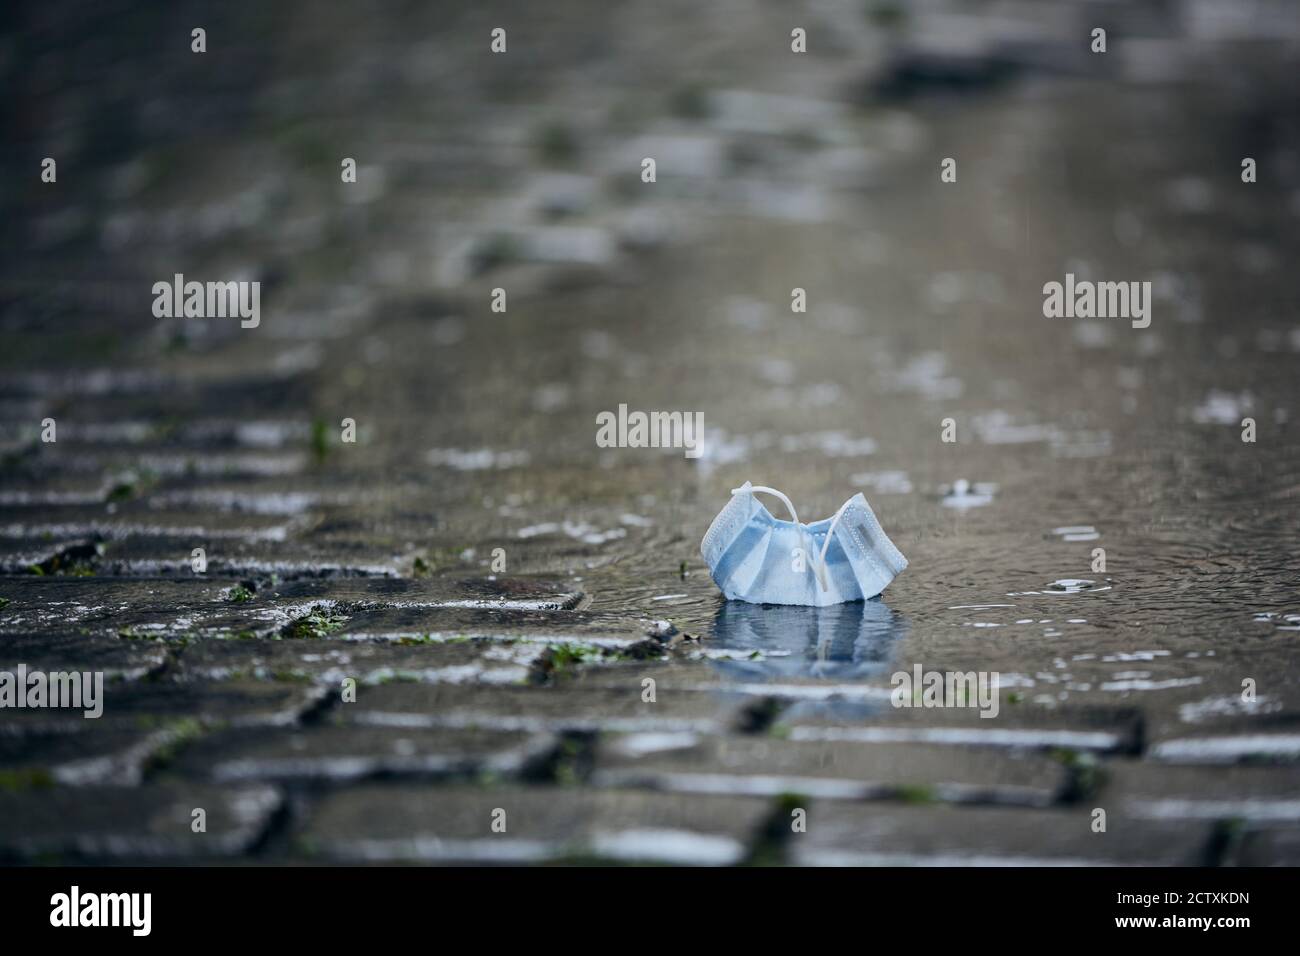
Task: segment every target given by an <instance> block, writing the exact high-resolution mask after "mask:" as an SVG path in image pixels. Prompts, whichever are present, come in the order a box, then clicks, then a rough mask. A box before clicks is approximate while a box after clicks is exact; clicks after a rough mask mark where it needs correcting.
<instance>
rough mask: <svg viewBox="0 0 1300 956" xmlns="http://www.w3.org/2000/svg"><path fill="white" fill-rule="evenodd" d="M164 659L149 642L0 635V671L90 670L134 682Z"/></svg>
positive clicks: (61, 635)
mask: <svg viewBox="0 0 1300 956" xmlns="http://www.w3.org/2000/svg"><path fill="white" fill-rule="evenodd" d="M166 660H167V648H166V647H164V646H163V645H162V644H159V643H156V642H153V641H129V640H123V639H121V638H118V637H105V636H103V635H100V636H95V637H91V636H89V635H84V634H67V633H55V634H47V633H31V634H5V635H0V671H10V672H14V670H15V668H17V666H18V665H19V664H26V665H27V668H28V670H29V671H32V670H41V671H46V672H49V671H91V672H99V673H102V674H103V675H104V679H105V680H106V681H107V680H113V679H126V680H138V679H139V678H141V677H144V676H146V675H147V674H150V673H152V672H155V671H157V670H158V669H159V668H160V667H162V666H163V664H164V663H165V662H166Z"/></svg>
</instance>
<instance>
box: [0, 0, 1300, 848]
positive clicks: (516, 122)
mask: <svg viewBox="0 0 1300 956" xmlns="http://www.w3.org/2000/svg"><path fill="white" fill-rule="evenodd" d="M274 6H275V10H274V12H272V11H270V10H265V9H258V10H257V11H251V10H243V11H242V12H241V7H240V6H239V5H229V6H224V7H222V8H220V10H208V9H207V8H200V7H197V6H195V7H188V6H186V5H184V4H181V5H178V6H175V7H169V10H168V11H167V12H166V13H165V14H155V15H150V16H146V15H142V14H138V13H131V12H130V11H129V10H128V9H127V8H124V9H122V10H116V9H112V7H113V5H111V4H109V5H102V6H101V5H94V6H92V5H86V4H80V3H62V2H56V3H52V4H48V5H41V7H40V9H39V10H31V11H27V12H25V13H23V14H13V15H12V16H15V17H24V18H25V19H23V20H21V21H20V22H18V23H11V24H9V26H10V27H12V28H13V29H12V30H11V31H10V34H9V36H8V37H7V38H6V39H5V41H4V43H5V45H4V47H3V54H4V55H3V56H0V71H3V72H2V75H3V77H4V85H5V88H6V89H13V90H15V91H16V92H15V95H14V96H13V97H12V100H11V102H9V103H8V104H6V109H7V112H6V114H5V116H4V124H5V127H6V128H7V130H8V132H7V134H6V137H5V138H6V140H7V143H8V144H10V145H12V146H13V148H12V149H10V150H8V151H7V153H8V156H7V157H6V159H5V162H6V164H8V163H13V164H15V169H14V170H10V169H9V168H8V167H6V168H5V170H4V172H5V176H4V181H5V183H6V189H7V190H8V191H7V192H6V194H5V195H4V197H3V208H2V209H0V213H2V214H3V218H4V221H5V222H6V226H5V227H4V235H5V240H4V241H5V255H4V257H3V262H2V263H0V329H3V341H4V344H5V348H4V349H3V354H0V440H2V453H3V456H4V461H3V473H2V478H0V670H9V671H13V670H15V669H16V668H17V667H18V666H19V665H24V666H25V667H27V668H29V669H32V670H38V669H39V670H44V671H59V670H74V671H98V672H102V673H103V674H104V675H105V681H106V683H105V685H104V700H103V715H102V716H101V717H99V718H98V719H94V720H87V719H83V718H82V717H81V715H80V714H79V713H77V712H75V711H67V710H62V711H60V710H50V709H5V710H2V711H0V859H3V860H4V861H5V862H20V863H33V862H34V863H49V862H96V863H97V862H107V863H124V862H148V863H152V862H194V861H213V860H238V861H244V862H264V863H276V862H319V863H332V862H498V863H499V862H539V861H601V862H629V861H631V862H641V861H647V862H649V861H653V862H676V863H703V864H718V863H743V862H755V863H782V862H784V863H793V864H814V865H821V864H843V863H850V864H852V863H971V862H974V863H991V862H998V863H1006V862H1011V863H1030V862H1037V863H1043V862H1051V863H1083V864H1133V863H1145V864H1182V865H1234V864H1245V865H1257V864H1288V865H1295V864H1297V863H1300V763H1298V761H1300V656H1298V655H1297V649H1298V645H1297V639H1298V637H1300V594H1298V593H1297V583H1298V582H1300V561H1298V560H1297V558H1296V555H1295V543H1296V540H1297V532H1298V531H1300V521H1298V520H1297V496H1298V495H1300V445H1298V443H1297V442H1296V440H1295V434H1294V429H1295V425H1294V417H1295V415H1296V414H1297V412H1298V411H1300V409H1297V408H1296V397H1297V388H1296V380H1297V379H1296V363H1297V357H1300V318H1297V287H1296V283H1295V280H1294V277H1293V276H1292V274H1291V273H1290V267H1288V266H1287V263H1288V262H1292V261H1294V259H1295V257H1296V254H1297V251H1300V250H1298V246H1300V242H1298V241H1297V228H1296V226H1297V217H1298V216H1300V152H1298V150H1300V111H1297V108H1296V107H1297V102H1296V91H1295V85H1294V66H1295V61H1294V49H1295V47H1294V43H1295V34H1294V33H1292V34H1289V35H1288V34H1287V33H1286V31H1285V30H1282V29H1280V28H1279V29H1277V30H1273V31H1272V34H1273V38H1272V39H1270V36H1269V34H1268V33H1267V32H1266V33H1265V35H1264V36H1257V35H1247V36H1242V37H1237V38H1228V39H1224V38H1221V37H1217V36H1207V35H1203V34H1198V33H1197V24H1196V22H1195V21H1186V22H1184V23H1183V24H1182V26H1181V27H1178V28H1177V29H1174V28H1169V29H1157V28H1155V27H1154V26H1153V25H1152V23H1151V22H1149V21H1148V19H1146V18H1145V17H1146V16H1147V13H1148V12H1149V10H1150V9H1151V8H1152V7H1154V6H1157V5H1147V4H1133V5H1130V6H1131V7H1132V9H1131V10H1130V11H1129V12H1128V13H1123V14H1121V13H1120V12H1119V11H1118V9H1117V10H1114V11H1111V12H1110V13H1108V14H1107V15H1108V16H1110V17H1113V18H1114V19H1113V21H1108V22H1113V26H1112V35H1113V36H1116V35H1118V36H1125V35H1126V34H1125V31H1126V30H1127V31H1128V35H1130V36H1131V37H1132V43H1131V44H1130V45H1128V46H1125V45H1124V44H1123V43H1119V44H1118V46H1117V47H1116V49H1114V50H1112V52H1111V53H1110V54H1107V57H1108V58H1107V59H1105V60H1104V62H1103V63H1101V64H1099V63H1098V61H1097V59H1096V58H1093V59H1090V58H1089V57H1088V55H1087V47H1086V42H1085V41H1083V40H1078V39H1077V37H1086V35H1087V27H1088V24H1089V22H1090V21H1089V20H1087V19H1086V18H1085V17H1083V14H1082V13H1081V12H1080V10H1081V8H1086V7H1087V6H1088V5H1081V7H1080V6H1076V5H1073V4H1063V5H1060V6H1059V7H1053V8H1051V9H1050V10H1043V9H1041V5H1038V4H1003V5H1001V7H1002V8H1006V9H1011V10H1013V11H1014V12H1015V13H1016V14H1017V15H1020V14H1023V15H1024V19H1023V21H1022V23H1021V27H1022V30H1021V32H1020V33H1019V34H1017V35H1016V37H1015V40H1016V42H1015V43H1010V42H1003V41H1007V36H1006V34H1005V31H1004V30H1002V28H1001V27H1000V26H999V25H998V22H995V21H985V20H976V19H973V18H965V19H964V20H963V19H962V18H961V17H960V16H959V15H957V14H953V13H951V12H950V11H946V8H945V5H942V4H935V5H933V6H930V5H925V6H924V7H923V9H925V10H927V11H929V12H928V13H926V14H925V15H924V16H922V14H919V13H918V14H915V17H916V19H915V20H914V21H913V22H911V23H909V22H908V21H907V19H906V18H904V19H903V21H902V22H901V23H899V22H896V21H895V18H893V17H890V16H888V15H887V14H880V15H877V16H875V17H872V16H868V15H864V14H863V12H862V10H861V6H862V5H861V4H856V3H843V4H840V3H834V2H827V3H820V4H816V5H815V6H814V9H813V10H812V12H809V13H807V14H806V15H803V19H804V20H806V21H807V22H806V23H805V24H804V25H805V26H807V27H808V30H809V37H810V40H809V52H808V53H807V54H804V55H793V54H791V53H790V52H789V42H790V41H789V37H790V28H791V23H790V22H789V21H790V14H789V13H788V12H785V11H783V10H782V9H780V8H779V6H777V5H772V4H751V3H726V4H719V5H716V8H715V6H714V5H709V9H707V10H700V9H698V8H697V5H694V4H685V3H669V4H667V5H662V4H655V5H653V7H652V6H651V5H633V4H626V3H617V4H597V3H590V2H565V3H559V4H546V5H545V7H544V9H543V8H540V7H536V8H535V7H532V6H528V7H520V8H519V9H512V8H501V9H493V8H492V5H484V4H478V3H474V4H469V3H465V4H452V5H450V6H447V5H438V7H439V9H438V10H437V11H434V10H432V9H428V10H426V9H424V8H423V7H422V6H417V5H410V6H409V7H408V8H405V10H404V18H403V19H402V20H401V21H400V22H399V20H398V19H397V18H392V19H389V18H386V17H385V16H383V15H381V14H378V13H375V12H373V11H371V10H369V9H367V8H365V7H358V8H357V9H356V10H353V11H352V12H344V11H335V12H333V13H332V14H330V15H329V16H323V15H320V14H319V13H318V12H315V10H314V8H313V12H310V13H309V12H308V11H307V9H306V6H305V5H301V8H300V5H297V4H286V5H283V6H281V5H274ZM881 9H882V10H884V5H881ZM940 14H943V16H941V15H940ZM945 17H947V19H944V18H945ZM953 17H957V18H958V20H961V23H960V24H958V25H959V26H961V27H962V28H963V31H964V32H962V35H963V36H964V37H965V38H966V41H967V43H966V45H965V48H963V50H961V51H960V52H952V51H951V50H950V49H949V48H947V47H944V46H943V45H942V44H931V45H927V42H929V41H927V40H926V39H925V38H931V39H932V38H933V37H935V36H944V35H946V34H945V33H944V30H945V29H946V30H952V29H954V26H953V24H952V22H950V21H951V20H952V18H953ZM123 18H126V20H127V21H129V22H124V21H123ZM191 21H193V22H191ZM1161 22H1162V23H1163V22H1164V21H1161ZM990 23H991V24H992V25H988V24H990ZM196 25H202V26H205V27H206V29H207V35H208V52H206V53H205V54H203V55H196V54H193V53H191V51H190V49H189V31H190V29H191V27H192V26H196ZM495 26H505V27H507V28H508V30H509V48H508V52H507V53H506V54H504V55H500V56H494V55H492V54H491V53H490V52H489V50H488V42H489V34H490V31H491V30H492V28H493V27H495ZM1288 36H1289V41H1288ZM1071 37H1073V38H1076V39H1063V38H1071ZM1139 41H1140V42H1139ZM936 49H938V50H940V51H942V52H939V53H936V52H935V50H936ZM936 64H937V65H936ZM1045 66H1050V69H1045V68H1044V67H1045ZM1225 77H1226V78H1230V81H1228V80H1225V79H1224V78H1225ZM1211 80H1213V82H1211ZM936 87H941V88H942V90H941V92H940V93H936V92H935V91H934V88H936ZM45 156H55V157H58V178H57V182H56V183H41V182H40V181H39V178H38V175H37V173H36V172H33V171H39V168H40V159H41V158H42V157H45ZM1245 156H1250V157H1254V158H1255V159H1256V160H1257V162H1258V164H1259V176H1258V181H1257V182H1254V183H1249V184H1247V183H1243V182H1242V179H1241V159H1242V157H1245ZM345 157H352V158H355V160H356V164H357V170H358V176H357V181H356V182H355V183H342V182H340V173H339V169H340V162H341V161H342V160H343V159H344V158H345ZM643 157H654V158H655V160H656V163H657V181H656V182H654V183H643V182H642V181H641V160H642V158H643ZM945 157H955V158H956V159H957V162H958V170H959V172H958V179H957V181H956V182H955V183H942V182H941V181H940V178H939V172H940V163H941V160H942V159H943V158H945ZM18 184H21V185H18ZM1067 272H1069V273H1073V274H1075V275H1077V276H1079V277H1080V278H1085V277H1091V278H1094V279H1109V280H1123V281H1129V280H1138V279H1149V280H1151V281H1152V288H1153V295H1154V300H1153V306H1152V322H1151V325H1150V327H1149V328H1146V329H1137V328H1132V327H1131V326H1130V324H1129V322H1128V321H1126V320H1115V319H1048V318H1045V317H1044V315H1043V311H1042V304H1043V294H1042V286H1043V284H1044V283H1046V282H1049V281H1053V280H1061V279H1063V277H1064V276H1065V274H1066V273H1067ZM177 273H181V274H183V275H184V276H186V277H187V278H195V279H200V280H221V281H225V280H230V279H247V280H254V279H255V280H258V281H260V282H261V283H262V285H261V289H262V299H261V309H262V314H261V320H260V324H259V325H258V326H257V327H256V328H241V327H240V323H239V321H238V319H211V318H189V319H186V318H175V319H172V318H156V317H155V316H154V314H153V313H152V311H151V304H152V302H153V295H152V294H151V292H150V290H151V288H152V286H153V284H154V283H155V282H158V281H160V280H161V281H165V282H170V281H171V279H172V276H173V275H175V274H177ZM796 288H799V289H803V290H805V291H806V295H807V301H808V305H807V311H806V312H804V313H793V312H792V311H791V308H790V303H791V294H792V290H793V289H796ZM495 289H502V290H505V292H506V294H507V296H508V307H507V309H506V311H505V312H495V311H493V309H492V302H493V295H494V293H493V290H495ZM620 404H626V405H627V406H629V407H630V408H632V409H643V410H659V409H663V410H682V411H687V410H689V411H692V412H694V411H699V412H702V414H703V417H704V423H705V428H706V431H705V440H704V447H703V454H702V455H701V456H700V457H699V458H698V459H692V458H689V457H687V456H685V455H684V454H683V453H682V450H681V449H635V448H614V449H603V448H599V447H597V445H596V443H595V440H594V438H595V432H596V426H595V423H596V416H597V415H598V414H599V413H600V412H602V411H612V410H616V409H618V407H619V405H620ZM1246 417H1250V418H1251V419H1253V421H1254V422H1255V423H1256V426H1255V427H1256V430H1257V432H1256V440H1255V441H1254V442H1252V443H1247V442H1243V441H1242V431H1243V425H1242V419H1243V418H1246ZM46 419H53V421H54V423H55V426H56V428H57V440H56V441H54V442H47V441H43V440H42V434H43V430H44V429H45V425H44V424H43V422H44V420H46ZM347 419H350V420H351V421H352V422H353V423H354V426H355V439H356V440H355V441H354V442H353V441H345V440H344V435H345V420H347ZM946 419H951V420H952V421H953V423H954V424H955V429H956V441H955V442H945V441H943V440H942V439H941V434H942V432H943V429H944V422H945V420H946ZM745 480H753V481H754V482H755V483H760V482H761V483H765V484H771V485H775V486H777V487H780V488H782V489H783V490H784V491H786V492H787V493H788V494H789V495H790V496H791V497H792V498H793V499H794V501H795V502H797V503H798V504H799V506H800V507H801V509H802V508H806V509H807V512H806V513H813V512H816V513H817V516H821V515H829V514H831V513H833V512H834V509H835V508H836V507H837V506H838V505H839V504H840V503H841V502H842V501H843V500H844V499H845V498H847V497H849V496H850V495H852V494H853V493H855V492H857V491H859V490H861V491H863V492H864V493H865V494H866V496H867V498H868V499H869V500H870V501H871V503H872V506H873V508H874V509H875V511H876V513H877V514H878V515H879V516H880V519H881V521H882V523H883V525H884V527H885V528H886V530H887V531H888V533H889V535H890V537H891V538H892V539H893V541H894V542H895V543H896V544H897V545H898V546H899V548H900V549H901V550H902V551H903V553H904V554H906V555H907V557H908V560H909V562H910V567H909V568H908V569H907V570H906V571H905V572H904V573H903V574H902V575H901V576H900V577H899V578H898V579H897V580H896V581H895V582H894V583H893V584H892V585H891V586H890V587H889V589H888V590H887V591H886V592H885V594H884V596H883V599H878V600H875V601H868V602H861V603H855V604H846V605H840V606H837V607H832V608H826V609H815V608H803V607H781V608H777V607H769V606H762V605H745V604H737V603H735V602H726V601H724V600H723V598H722V596H721V594H720V593H719V591H718V589H717V587H716V586H715V585H714V584H713V582H712V581H711V580H710V577H709V574H708V570H707V568H705V567H704V566H703V563H702V561H701V559H700V555H699V542H700V538H701V536H702V535H703V533H704V531H705V529H706V528H707V527H708V524H709V522H710V520H711V519H712V517H713V516H714V515H715V514H716V513H717V511H718V510H719V509H720V508H721V507H722V505H723V504H724V503H725V502H726V500H727V498H728V495H729V490H730V489H731V488H734V487H736V486H738V485H740V484H741V483H743V482H744V481H745ZM1098 548H1100V549H1104V564H1099V563H1098V555H1097V551H1096V549H1098ZM195 549H203V557H204V560H205V567H204V569H203V570H202V571H201V572H199V571H196V570H195V565H194V551H195ZM1103 567H1104V570H1103V569H1102V568H1103ZM918 665H919V666H921V667H922V668H923V669H924V670H926V671H962V672H966V671H979V672H997V673H999V674H1000V675H1001V686H1002V693H1001V697H1000V701H999V704H1000V706H999V709H998V713H997V716H996V718H994V719H983V718H981V717H980V714H979V712H978V711H977V710H973V709H954V708H926V707H920V706H918V707H903V708H896V707H893V706H891V702H890V693H891V690H892V685H891V680H890V678H891V675H892V674H893V673H895V672H897V671H907V672H911V671H912V669H913V668H914V667H915V666H918ZM350 682H355V692H354V693H352V692H351V691H349V690H348V688H349V687H351V686H352V685H351V683H350ZM1243 682H1250V685H1251V687H1252V688H1253V690H1254V692H1255V693H1254V695H1253V699H1247V698H1246V697H1244V696H1243V687H1244V686H1245V685H1244V684H1243ZM651 690H652V691H653V694H652V695H651V693H650V691H651ZM650 696H653V700H650V699H649V697H650ZM1099 808H1100V809H1103V810H1105V816H1106V828H1105V832H1096V830H1095V827H1094V822H1095V820H1096V813H1095V811H1096V810H1097V809H1099ZM196 809H202V810H203V811H204V814H205V819H206V830H205V832H195V831H194V828H193V826H192V823H193V821H194V812H195V810H196ZM800 811H803V813H804V817H805V819H806V828H804V829H802V830H801V829H796V828H792V826H791V820H792V819H793V818H795V817H797V816H798V814H799V812H800Z"/></svg>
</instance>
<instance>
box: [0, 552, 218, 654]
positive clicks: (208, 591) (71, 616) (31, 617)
mask: <svg viewBox="0 0 1300 956" xmlns="http://www.w3.org/2000/svg"><path fill="white" fill-rule="evenodd" d="M188 553H189V552H188V550H187V551H186V554H187V555H188ZM236 583H237V582H235V581H222V580H220V579H207V578H198V577H196V576H192V575H191V577H190V578H189V579H181V580H163V579H148V578H109V577H100V576H97V575H94V576H88V577H75V576H68V577H63V576H44V577H42V576H36V575H24V576H21V577H10V578H4V579H0V596H4V597H7V598H9V599H10V602H11V603H10V604H8V605H7V606H6V607H4V608H3V609H0V634H32V633H39V634H47V635H48V634H87V633H89V634H92V635H97V636H108V637H115V636H117V635H118V634H123V633H124V634H137V635H139V636H152V635H166V634H176V635H182V634H185V633H187V632H188V631H189V630H191V629H192V628H193V626H194V625H195V623H196V622H197V621H198V620H200V619H201V618H202V617H203V615H205V614H208V613H212V612H214V611H217V610H221V609H222V608H224V606H225V604H226V602H225V601H224V600H223V592H224V591H226V590H227V589H228V588H230V587H231V586H233V585H234V584H236Z"/></svg>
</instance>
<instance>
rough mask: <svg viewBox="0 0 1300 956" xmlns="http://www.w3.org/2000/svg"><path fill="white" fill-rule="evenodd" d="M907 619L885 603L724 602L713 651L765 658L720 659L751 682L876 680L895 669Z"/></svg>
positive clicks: (727, 668) (720, 663)
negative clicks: (756, 654)
mask: <svg viewBox="0 0 1300 956" xmlns="http://www.w3.org/2000/svg"><path fill="white" fill-rule="evenodd" d="M906 633H907V620H906V619H905V618H903V617H902V616H901V615H899V614H895V613H894V612H893V611H892V610H890V608H889V606H888V605H886V604H885V603H884V602H883V601H881V600H879V599H876V600H872V601H850V602H847V603H844V604H834V605H831V606H829V607H802V606H798V605H779V604H749V603H747V602H745V601H724V602H722V605H721V606H720V607H719V608H718V612H717V615H716V616H715V618H714V622H713V639H712V640H711V641H709V642H708V645H707V646H708V647H709V648H710V649H712V650H726V651H729V652H731V653H732V654H734V655H735V656H736V657H738V658H744V657H746V656H748V655H749V654H751V653H753V652H754V651H758V652H760V653H761V654H762V655H763V657H764V659H763V660H753V661H750V660H744V659H741V660H719V661H716V662H715V663H716V664H717V666H718V667H719V668H720V669H721V670H722V671H723V673H725V674H728V675H730V676H734V677H737V678H743V679H745V680H766V679H770V678H773V677H798V676H813V677H833V678H835V679H837V680H845V679H853V678H863V679H865V678H870V677H876V676H879V675H881V674H885V673H887V672H888V671H889V669H890V662H891V660H892V659H893V654H894V647H895V645H896V644H897V643H898V641H900V640H901V639H902V638H903V637H904V636H905V635H906Z"/></svg>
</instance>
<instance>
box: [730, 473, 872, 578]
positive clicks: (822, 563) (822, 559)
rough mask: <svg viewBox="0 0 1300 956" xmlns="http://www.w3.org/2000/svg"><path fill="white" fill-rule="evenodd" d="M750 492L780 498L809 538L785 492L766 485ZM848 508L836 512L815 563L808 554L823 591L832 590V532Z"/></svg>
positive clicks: (846, 503) (801, 532)
mask: <svg viewBox="0 0 1300 956" xmlns="http://www.w3.org/2000/svg"><path fill="white" fill-rule="evenodd" d="M745 490H746V489H744V488H732V489H731V493H732V494H733V495H734V494H738V493H740V492H742V491H745ZM748 490H749V491H762V492H766V493H767V494H769V495H776V496H777V497H778V498H780V499H781V500H782V501H784V502H785V506H786V508H788V509H789V511H790V517H791V519H793V521H794V523H795V524H796V525H798V526H799V533H800V534H802V535H803V536H804V537H805V538H807V537H808V529H807V528H805V527H804V526H803V525H802V524H800V522H799V513H798V512H796V511H795V510H794V502H792V501H791V500H790V499H789V498H787V497H786V496H785V493H784V492H780V491H777V490H776V489H775V488H769V487H767V486H766V485H750V486H749V488H748ZM848 506H849V502H847V501H846V502H844V504H842V505H840V510H839V511H837V512H835V518H834V520H833V521H831V526H830V527H829V528H827V529H826V543H825V544H823V545H822V550H821V555H820V556H819V557H818V558H817V560H816V562H815V563H814V562H813V560H812V553H811V549H810V551H809V553H808V559H809V564H810V565H811V566H812V569H813V576H814V577H815V578H816V579H817V583H818V584H819V585H820V586H821V589H822V590H823V591H828V590H830V585H828V584H827V583H826V549H827V548H829V547H830V544H831V532H832V531H834V530H835V526H836V525H837V524H838V523H839V520H840V516H841V515H842V514H844V509H845V508H847V507H848Z"/></svg>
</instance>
